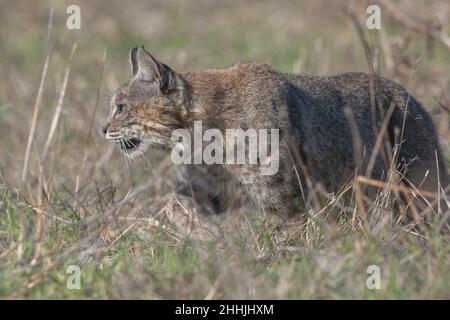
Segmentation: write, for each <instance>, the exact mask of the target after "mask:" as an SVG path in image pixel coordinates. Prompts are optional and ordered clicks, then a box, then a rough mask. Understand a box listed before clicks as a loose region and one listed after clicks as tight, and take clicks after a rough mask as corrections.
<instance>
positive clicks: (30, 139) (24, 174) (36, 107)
mask: <svg viewBox="0 0 450 320" xmlns="http://www.w3.org/2000/svg"><path fill="white" fill-rule="evenodd" d="M52 26H53V8H52V9H50V16H49V19H48V34H47V54H46V56H45V62H44V67H43V69H42V75H41V81H40V84H39V90H38V93H37V96H36V101H35V103H34V107H33V116H32V117H31V126H30V131H29V134H28V141H27V147H26V151H25V158H24V161H23V168H22V178H21V182H22V183H24V182H25V179H26V177H27V173H28V163H29V161H30V154H31V146H32V145H33V139H34V133H35V131H36V124H37V118H38V115H39V110H40V108H41V104H42V94H43V91H44V84H45V79H46V78H47V71H48V65H49V63H50V57H51V49H50V34H51V29H52Z"/></svg>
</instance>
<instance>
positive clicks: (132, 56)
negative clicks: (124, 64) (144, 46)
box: [130, 47, 138, 77]
mask: <svg viewBox="0 0 450 320" xmlns="http://www.w3.org/2000/svg"><path fill="white" fill-rule="evenodd" d="M137 52H138V47H134V48H133V49H131V51H130V64H131V69H132V70H133V77H134V76H135V75H136V73H137V71H138V63H137Z"/></svg>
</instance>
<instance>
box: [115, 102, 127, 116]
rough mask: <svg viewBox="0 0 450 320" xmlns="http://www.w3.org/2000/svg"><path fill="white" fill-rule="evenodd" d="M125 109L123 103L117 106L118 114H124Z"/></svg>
mask: <svg viewBox="0 0 450 320" xmlns="http://www.w3.org/2000/svg"><path fill="white" fill-rule="evenodd" d="M124 107H125V105H124V104H121V103H119V104H116V114H120V113H122V111H123V108H124Z"/></svg>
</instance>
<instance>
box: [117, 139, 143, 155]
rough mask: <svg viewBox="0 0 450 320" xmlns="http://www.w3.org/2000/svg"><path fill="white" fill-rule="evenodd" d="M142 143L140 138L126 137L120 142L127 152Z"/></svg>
mask: <svg viewBox="0 0 450 320" xmlns="http://www.w3.org/2000/svg"><path fill="white" fill-rule="evenodd" d="M140 144H141V140H140V139H138V138H131V139H124V140H122V143H121V144H120V148H121V149H122V150H123V151H125V152H131V151H133V150H135V149H137V147H139V145H140Z"/></svg>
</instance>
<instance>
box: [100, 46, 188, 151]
mask: <svg viewBox="0 0 450 320" xmlns="http://www.w3.org/2000/svg"><path fill="white" fill-rule="evenodd" d="M130 64H131V69H132V73H133V77H132V78H131V79H129V80H128V81H126V82H125V83H124V84H123V85H122V86H121V87H120V88H119V89H117V90H116V91H115V92H114V94H113V95H112V97H111V101H110V108H111V111H110V114H109V117H108V119H107V120H106V122H105V124H104V125H103V128H102V131H103V133H104V134H105V136H106V139H107V140H108V141H110V142H111V143H115V144H117V145H118V146H119V147H120V149H121V150H122V151H123V152H124V153H125V155H126V156H127V157H128V158H131V159H133V158H136V157H138V156H140V155H143V153H144V152H145V151H146V150H147V148H148V147H149V146H150V145H167V144H169V143H170V138H171V134H172V131H173V130H175V129H178V128H181V127H183V121H185V118H186V112H187V109H186V108H187V107H186V96H187V84H186V82H185V81H184V80H183V78H182V77H181V76H180V75H179V74H177V73H176V72H175V71H173V70H172V69H170V68H169V67H168V66H166V65H165V64H163V63H161V62H159V61H157V60H156V59H155V58H154V57H153V56H152V55H150V54H149V53H148V52H147V51H145V49H144V48H133V49H132V50H131V52H130Z"/></svg>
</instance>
